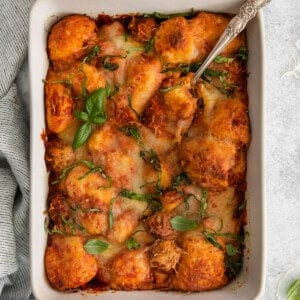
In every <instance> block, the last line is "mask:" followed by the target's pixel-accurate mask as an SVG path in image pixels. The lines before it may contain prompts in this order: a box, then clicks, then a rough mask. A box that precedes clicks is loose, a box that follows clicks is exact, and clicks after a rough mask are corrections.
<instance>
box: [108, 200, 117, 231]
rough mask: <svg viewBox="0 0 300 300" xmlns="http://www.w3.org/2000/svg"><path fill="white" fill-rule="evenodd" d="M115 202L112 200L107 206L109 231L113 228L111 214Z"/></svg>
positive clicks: (112, 215) (112, 216)
mask: <svg viewBox="0 0 300 300" xmlns="http://www.w3.org/2000/svg"><path fill="white" fill-rule="evenodd" d="M115 201H116V198H112V199H111V202H110V206H109V211H108V221H109V229H110V230H111V229H113V226H114V214H113V206H114V203H115Z"/></svg>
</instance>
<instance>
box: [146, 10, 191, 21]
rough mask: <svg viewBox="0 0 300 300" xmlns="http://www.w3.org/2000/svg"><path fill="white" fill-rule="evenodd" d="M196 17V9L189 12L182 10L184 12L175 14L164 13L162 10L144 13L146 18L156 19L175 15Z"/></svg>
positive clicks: (169, 17)
mask: <svg viewBox="0 0 300 300" xmlns="http://www.w3.org/2000/svg"><path fill="white" fill-rule="evenodd" d="M179 16H181V17H194V16H195V11H194V9H191V11H188V12H182V13H174V14H163V13H160V12H153V13H151V14H144V15H143V17H144V18H155V19H171V18H174V17H179Z"/></svg>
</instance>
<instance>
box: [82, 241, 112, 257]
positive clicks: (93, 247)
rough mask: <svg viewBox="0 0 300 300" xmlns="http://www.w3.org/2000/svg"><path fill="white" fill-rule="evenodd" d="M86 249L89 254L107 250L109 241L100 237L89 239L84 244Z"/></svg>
mask: <svg viewBox="0 0 300 300" xmlns="http://www.w3.org/2000/svg"><path fill="white" fill-rule="evenodd" d="M83 248H84V250H85V251H86V252H87V253H89V254H99V253H102V252H104V251H105V250H107V248H108V243H106V242H103V241H101V240H98V239H92V240H88V241H87V242H86V243H85V244H84V246H83Z"/></svg>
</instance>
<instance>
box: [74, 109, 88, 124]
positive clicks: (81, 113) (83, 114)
mask: <svg viewBox="0 0 300 300" xmlns="http://www.w3.org/2000/svg"><path fill="white" fill-rule="evenodd" d="M74 116H75V117H76V118H77V119H79V120H81V121H85V122H86V121H88V119H89V115H88V114H87V113H86V112H84V111H79V110H75V111H74Z"/></svg>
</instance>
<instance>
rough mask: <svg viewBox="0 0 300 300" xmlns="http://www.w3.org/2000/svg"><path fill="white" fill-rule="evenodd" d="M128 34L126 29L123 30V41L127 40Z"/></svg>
mask: <svg viewBox="0 0 300 300" xmlns="http://www.w3.org/2000/svg"><path fill="white" fill-rule="evenodd" d="M128 36H129V33H128V31H127V30H125V33H124V41H125V42H127V41H128Z"/></svg>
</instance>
